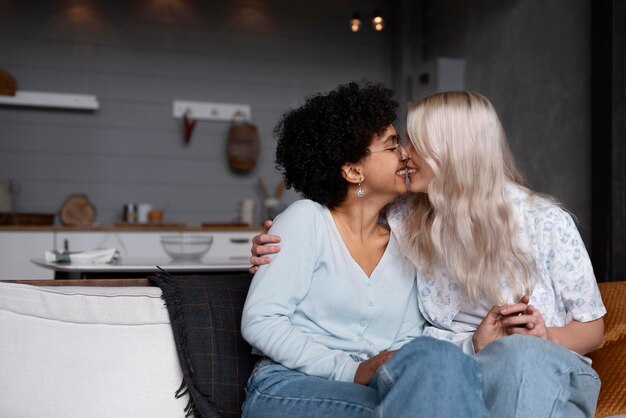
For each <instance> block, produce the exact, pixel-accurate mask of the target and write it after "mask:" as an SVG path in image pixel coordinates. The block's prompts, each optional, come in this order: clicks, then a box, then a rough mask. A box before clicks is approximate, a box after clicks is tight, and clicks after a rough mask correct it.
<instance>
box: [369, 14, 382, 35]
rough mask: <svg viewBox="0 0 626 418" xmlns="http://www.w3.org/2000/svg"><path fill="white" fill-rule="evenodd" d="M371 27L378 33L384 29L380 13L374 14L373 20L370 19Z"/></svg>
mask: <svg viewBox="0 0 626 418" xmlns="http://www.w3.org/2000/svg"><path fill="white" fill-rule="evenodd" d="M372 25H373V26H374V30H376V31H378V32H380V31H381V30H383V29H384V28H385V20H384V19H383V17H382V16H381V15H380V13H378V12H375V13H374V18H373V19H372Z"/></svg>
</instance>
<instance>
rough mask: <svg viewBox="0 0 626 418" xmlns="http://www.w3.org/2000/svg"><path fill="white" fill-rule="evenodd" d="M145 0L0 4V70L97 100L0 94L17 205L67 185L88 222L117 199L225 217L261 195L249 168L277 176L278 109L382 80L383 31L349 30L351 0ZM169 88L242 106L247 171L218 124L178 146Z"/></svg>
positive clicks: (194, 216) (197, 218)
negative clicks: (53, 102)
mask: <svg viewBox="0 0 626 418" xmlns="http://www.w3.org/2000/svg"><path fill="white" fill-rule="evenodd" d="M80 4H83V5H88V6H89V7H88V8H82V9H81V8H80V7H79V6H78V5H80ZM158 4H159V2H150V1H143V0H137V1H134V0H133V1H121V0H117V1H110V0H107V1H100V0H98V1H95V0H94V1H85V2H69V1H68V2H61V1H37V0H26V1H23V0H20V1H19V2H18V1H8V2H0V68H2V69H4V70H6V71H8V72H10V73H11V74H12V75H13V76H14V77H15V78H16V79H17V82H18V84H19V88H20V89H22V90H28V91H46V92H62V93H77V94H95V95H97V96H98V100H99V101H100V109H99V110H98V111H97V112H95V113H90V112H77V111H58V110H41V109H32V108H11V107H3V106H0V126H1V129H0V179H2V178H10V179H13V180H14V181H15V182H17V183H18V184H19V185H20V187H21V193H20V194H19V195H18V196H17V197H16V200H15V209H16V210H18V211H21V212H56V211H57V210H58V208H59V207H60V205H61V204H62V202H63V201H64V199H65V198H66V197H67V196H68V195H69V194H72V193H79V192H80V193H86V194H87V195H88V196H89V197H90V198H91V200H92V201H93V202H94V204H95V206H96V207H97V210H98V216H97V221H98V222H100V223H112V222H114V221H116V220H119V219H120V217H121V210H122V205H123V204H124V203H125V202H148V203H152V204H153V205H154V206H155V208H163V209H165V211H166V220H167V221H183V222H187V223H189V224H199V223H200V222H203V221H218V222H224V221H230V220H232V219H233V218H234V217H235V214H236V210H237V204H238V202H239V201H240V200H242V199H244V198H247V197H255V198H260V194H259V192H258V190H257V186H256V184H257V179H258V178H259V177H262V178H264V179H265V182H266V183H267V184H268V186H269V188H270V189H271V191H273V189H274V187H275V186H276V184H277V183H278V181H279V176H278V175H277V174H276V173H275V170H274V168H273V165H274V164H273V160H274V146H275V145H274V140H273V138H272V135H271V131H272V129H273V126H274V124H275V123H276V121H277V119H278V117H279V116H280V114H281V113H282V112H283V111H285V110H286V109H287V108H289V107H292V106H294V105H297V104H298V103H301V102H302V99H303V97H304V96H305V95H306V94H309V93H312V92H316V91H319V90H327V89H330V88H332V87H334V86H335V85H336V84H338V83H340V82H346V81H350V80H354V79H361V78H367V79H370V80H376V81H382V82H385V83H390V81H391V71H392V66H391V48H390V46H391V43H392V41H391V33H390V31H383V32H381V33H375V32H374V31H372V30H371V29H370V28H364V30H363V31H361V32H360V33H358V34H353V33H351V32H350V31H349V30H348V19H349V17H350V16H351V15H352V13H353V12H354V8H353V5H349V4H341V2H334V1H330V0H326V1H320V2H291V1H286V0H273V1H256V0H239V1H227V0H223V1H202V2H200V1H197V2H195V1H184V0H181V1H180V2H178V3H172V2H161V4H163V5H165V6H167V7H168V9H166V10H158V9H157V8H156V7H157V5H158ZM176 4H178V6H176ZM168 5H169V6H168ZM174 6H176V7H174ZM183 6H184V7H183ZM368 7H369V6H366V8H368ZM362 13H365V12H362ZM368 13H369V12H368ZM173 100H192V101H206V102H225V103H243V104H249V105H251V107H252V122H253V123H255V124H256V125H257V126H258V129H259V133H260V136H261V141H262V150H261V156H260V160H259V165H258V167H257V169H256V170H255V171H254V172H253V173H251V174H249V175H245V176H238V175H234V174H231V173H230V172H229V170H228V167H227V163H226V159H225V152H224V146H225V140H226V133H227V130H228V127H229V125H228V124H227V123H223V122H206V121H201V122H199V124H198V126H197V127H196V129H195V132H194V135H193V139H192V140H191V144H190V145H189V146H183V144H182V139H181V138H182V127H181V121H180V120H179V119H174V118H173V117H172V101H173ZM295 197H296V196H295V194H290V195H288V196H286V200H287V201H290V200H293V199H294V198H295Z"/></svg>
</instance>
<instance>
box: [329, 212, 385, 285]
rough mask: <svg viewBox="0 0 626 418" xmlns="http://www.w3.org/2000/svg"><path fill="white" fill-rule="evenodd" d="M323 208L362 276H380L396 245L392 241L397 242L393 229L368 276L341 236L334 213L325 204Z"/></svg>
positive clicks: (340, 243)
mask: <svg viewBox="0 0 626 418" xmlns="http://www.w3.org/2000/svg"><path fill="white" fill-rule="evenodd" d="M323 209H324V215H325V216H326V219H327V220H328V222H329V223H330V225H331V227H332V229H333V232H334V234H335V236H336V238H337V240H338V241H339V245H340V246H341V248H342V250H343V252H344V255H346V256H347V258H348V259H350V262H351V263H352V266H353V267H354V269H355V270H357V271H358V272H359V274H360V275H361V276H362V278H363V279H365V280H367V281H373V280H374V279H376V278H377V277H378V276H380V275H381V274H382V272H383V271H384V270H385V266H386V265H387V262H386V259H387V258H388V257H390V256H389V255H388V253H390V252H391V251H392V245H394V244H392V242H393V243H395V238H394V237H393V231H389V241H388V242H387V246H386V247H385V251H384V252H383V255H382V257H380V260H378V263H376V267H374V270H372V274H371V275H369V276H368V275H367V274H366V273H365V271H364V270H363V268H362V267H361V265H360V264H359V263H357V262H356V260H355V259H354V258H353V257H352V254H350V250H348V247H347V246H346V243H345V242H344V241H343V238H342V237H341V233H340V232H339V228H338V227H337V223H336V222H335V218H333V214H332V213H330V209H328V208H327V207H326V206H323Z"/></svg>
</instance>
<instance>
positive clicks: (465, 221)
mask: <svg viewBox="0 0 626 418" xmlns="http://www.w3.org/2000/svg"><path fill="white" fill-rule="evenodd" d="M407 129H408V133H409V137H410V139H411V142H412V143H413V145H414V146H415V149H416V151H417V153H418V154H419V155H420V156H421V157H422V158H423V159H424V161H425V162H426V163H427V164H428V165H429V166H430V167H431V168H432V170H433V172H434V174H435V177H434V179H433V181H432V182H431V183H430V185H429V186H428V190H427V194H423V193H418V194H416V195H415V196H414V197H413V199H414V201H413V202H412V203H413V204H412V205H410V209H409V212H408V215H409V216H408V217H407V221H406V233H407V235H406V238H407V241H406V242H407V244H408V245H407V249H408V252H409V257H410V258H411V259H413V261H416V260H419V262H418V267H421V268H422V269H423V271H424V272H425V273H427V274H428V273H430V272H432V268H433V265H434V264H436V265H438V266H441V267H443V268H445V269H446V270H447V273H448V274H450V275H453V276H454V277H456V278H457V279H458V281H459V282H460V284H461V287H462V288H463V289H462V290H464V291H465V292H466V294H467V296H468V298H469V301H470V302H472V303H473V304H474V305H476V304H478V302H479V301H480V300H482V299H486V300H487V301H488V302H490V303H492V304H501V303H504V302H514V301H505V300H504V292H503V285H504V288H507V287H508V292H506V293H507V294H513V295H514V297H521V295H523V294H528V292H529V291H530V289H531V275H532V271H533V269H534V261H533V260H531V259H530V258H529V257H528V256H527V255H526V254H525V253H524V251H523V250H522V249H521V248H520V245H519V243H518V240H517V228H518V227H517V223H516V221H515V219H514V218H513V208H512V206H511V204H510V202H509V199H508V197H507V192H506V186H507V184H510V183H514V184H517V185H519V186H523V185H524V179H523V178H522V176H521V174H520V173H519V171H518V170H517V167H516V166H515V161H514V159H513V155H512V154H511V151H510V149H509V146H508V144H507V141H506V136H505V134H504V130H503V128H502V125H501V123H500V120H499V119H498V115H497V114H496V112H495V110H494V108H493V106H492V105H491V103H490V102H489V100H487V98H485V97H484V96H482V95H481V94H479V93H475V92H470V91H458V92H445V93H437V94H434V95H431V96H428V97H426V98H424V99H422V100H421V101H419V102H418V103H417V104H416V105H415V107H414V108H412V109H411V110H410V111H409V114H408V120H407ZM503 280H504V282H503Z"/></svg>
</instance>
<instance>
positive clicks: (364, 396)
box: [243, 337, 488, 418]
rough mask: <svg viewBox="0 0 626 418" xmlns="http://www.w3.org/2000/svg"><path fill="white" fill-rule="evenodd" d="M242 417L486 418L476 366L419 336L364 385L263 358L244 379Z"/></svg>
mask: <svg viewBox="0 0 626 418" xmlns="http://www.w3.org/2000/svg"><path fill="white" fill-rule="evenodd" d="M247 394H248V395H247V398H246V400H245V402H244V404H243V417H245V418H282V417H299V418H309V417H311V418H313V417H331V418H357V417H359V418H360V417H388V418H403V417H428V418H437V417H442V418H443V417H468V418H471V417H481V418H482V417H487V416H488V412H487V409H486V408H485V403H484V400H483V396H482V380H481V376H480V370H479V367H478V365H477V363H476V362H475V361H474V360H473V359H472V358H471V357H470V356H467V355H465V354H463V353H462V352H461V351H460V350H459V349H458V348H457V347H455V346H454V345H452V344H450V343H448V342H443V341H438V340H435V339H432V338H428V337H420V338H417V339H415V340H414V341H412V342H410V343H409V344H407V345H406V346H404V347H403V348H402V349H401V350H399V351H398V352H397V353H396V354H395V355H394V356H393V357H392V358H391V359H390V360H389V361H387V363H385V364H384V365H383V366H381V367H380V368H379V369H378V371H377V373H376V374H375V375H374V378H373V379H372V381H371V382H370V384H369V385H368V386H364V385H358V384H355V383H348V382H338V381H332V380H327V379H323V378H320V377H315V376H309V375H306V374H304V373H301V372H298V371H295V370H291V369H288V368H286V367H283V366H281V365H280V364H277V363H274V362H272V361H271V360H269V359H262V360H260V361H259V362H258V363H257V366H256V367H255V370H254V372H253V373H252V376H251V377H250V380H249V381H248V388H247Z"/></svg>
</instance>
